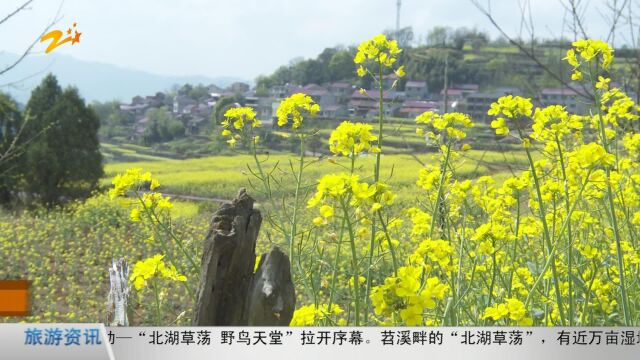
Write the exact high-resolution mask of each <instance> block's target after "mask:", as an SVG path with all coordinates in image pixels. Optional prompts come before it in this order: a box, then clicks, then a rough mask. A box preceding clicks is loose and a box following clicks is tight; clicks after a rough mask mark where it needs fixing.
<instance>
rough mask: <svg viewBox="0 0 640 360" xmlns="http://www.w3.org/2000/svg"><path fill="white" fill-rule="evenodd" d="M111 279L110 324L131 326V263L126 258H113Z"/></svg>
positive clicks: (108, 301)
mask: <svg viewBox="0 0 640 360" xmlns="http://www.w3.org/2000/svg"><path fill="white" fill-rule="evenodd" d="M109 280H110V284H111V287H110V289H109V298H108V300H107V323H108V324H109V326H129V318H130V315H129V313H128V312H129V310H130V309H129V307H128V302H129V291H130V287H129V265H127V262H126V261H125V260H124V259H118V260H116V259H113V260H112V262H111V268H109Z"/></svg>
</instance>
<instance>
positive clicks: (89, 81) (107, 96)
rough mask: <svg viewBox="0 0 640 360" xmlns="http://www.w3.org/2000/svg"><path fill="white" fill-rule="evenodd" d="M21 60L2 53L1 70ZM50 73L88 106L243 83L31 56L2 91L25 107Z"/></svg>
mask: <svg viewBox="0 0 640 360" xmlns="http://www.w3.org/2000/svg"><path fill="white" fill-rule="evenodd" d="M17 58H18V55H16V54H12V53H0V69H4V68H6V67H7V66H8V65H10V64H11V63H13V62H14V61H15V60H16V59H17ZM48 73H53V74H54V75H55V76H56V77H57V78H58V81H59V82H60V84H61V85H62V86H63V87H66V86H75V87H77V88H78V90H79V92H80V95H81V96H82V97H83V98H85V100H87V101H88V102H92V101H102V102H103V101H109V100H118V101H121V102H128V101H130V99H131V98H132V97H134V96H136V95H141V96H145V95H153V94H155V93H156V92H158V91H167V90H170V89H171V87H172V86H174V85H183V84H186V83H189V84H192V85H196V84H204V85H209V84H215V85H217V86H219V87H226V86H228V85H229V84H231V83H233V82H236V81H242V82H247V81H246V80H244V79H241V78H237V77H231V76H220V77H208V76H202V75H190V76H180V75H175V76H172V75H161V74H154V73H151V72H147V71H143V70H135V69H129V68H125V67H122V66H119V65H113V64H108V63H101V62H95V61H86V60H80V59H76V58H74V57H72V56H69V55H63V54H48V55H29V56H27V57H26V58H25V59H23V60H22V62H20V63H19V64H18V65H17V66H16V67H15V68H13V69H11V70H10V71H8V72H7V73H6V74H3V75H0V91H2V92H5V93H9V94H10V95H11V96H12V97H13V98H14V99H15V100H17V101H18V102H20V103H23V104H24V103H26V102H27V101H28V100H29V96H30V95H31V90H33V89H34V88H35V87H36V86H37V85H38V84H39V83H40V81H41V80H42V78H43V77H44V76H46V75H47V74H48Z"/></svg>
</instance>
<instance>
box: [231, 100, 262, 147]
mask: <svg viewBox="0 0 640 360" xmlns="http://www.w3.org/2000/svg"><path fill="white" fill-rule="evenodd" d="M224 117H225V119H224V120H223V121H222V128H223V130H222V136H224V137H228V138H229V139H228V140H227V143H228V144H229V146H231V147H235V146H236V143H237V142H238V141H240V140H242V139H243V138H245V137H247V136H250V137H252V140H253V141H254V142H255V141H258V140H259V137H258V136H251V135H250V133H252V129H254V128H257V127H260V126H261V125H262V122H261V121H260V120H258V118H256V113H255V111H253V109H252V108H250V107H237V108H236V107H232V108H230V109H229V110H227V111H226V112H225V113H224Z"/></svg>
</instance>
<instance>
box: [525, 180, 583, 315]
mask: <svg viewBox="0 0 640 360" xmlns="http://www.w3.org/2000/svg"><path fill="white" fill-rule="evenodd" d="M592 172H593V170H592V169H589V171H588V172H587V176H586V178H587V179H586V180H585V182H584V183H583V184H582V186H581V187H580V191H579V192H578V196H576V201H575V202H574V203H573V205H571V209H570V210H569V212H568V213H567V218H566V219H565V221H564V223H563V224H562V226H561V227H560V231H559V233H560V234H562V233H563V232H564V230H565V228H566V227H567V224H568V220H569V219H571V214H573V211H574V210H575V208H576V206H577V205H578V202H579V201H578V200H579V199H580V197H581V196H582V193H583V192H584V189H585V188H586V187H587V184H588V183H589V177H590V176H591V173H592ZM556 245H557V244H555V245H553V247H552V248H551V250H550V251H549V257H548V259H547V262H546V263H545V264H544V267H543V268H542V271H541V272H540V275H538V278H537V279H536V281H535V282H534V283H533V285H532V286H531V290H529V295H527V299H526V300H525V302H524V306H525V307H526V306H528V305H529V302H530V301H531V296H532V294H533V293H534V292H535V290H536V288H537V287H538V285H539V284H540V282H541V281H542V279H543V278H544V274H545V273H546V272H547V269H548V268H549V266H550V265H551V264H552V260H553V259H552V257H551V255H552V254H554V253H555V251H556Z"/></svg>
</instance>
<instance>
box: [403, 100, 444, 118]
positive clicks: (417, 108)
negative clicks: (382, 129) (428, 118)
mask: <svg viewBox="0 0 640 360" xmlns="http://www.w3.org/2000/svg"><path fill="white" fill-rule="evenodd" d="M439 107H440V105H439V104H438V103H437V102H435V101H423V100H405V101H404V102H403V103H402V107H401V108H400V110H399V111H398V116H400V117H403V118H409V119H413V118H415V117H416V116H418V115H420V114H422V113H424V112H427V111H438V109H439Z"/></svg>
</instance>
